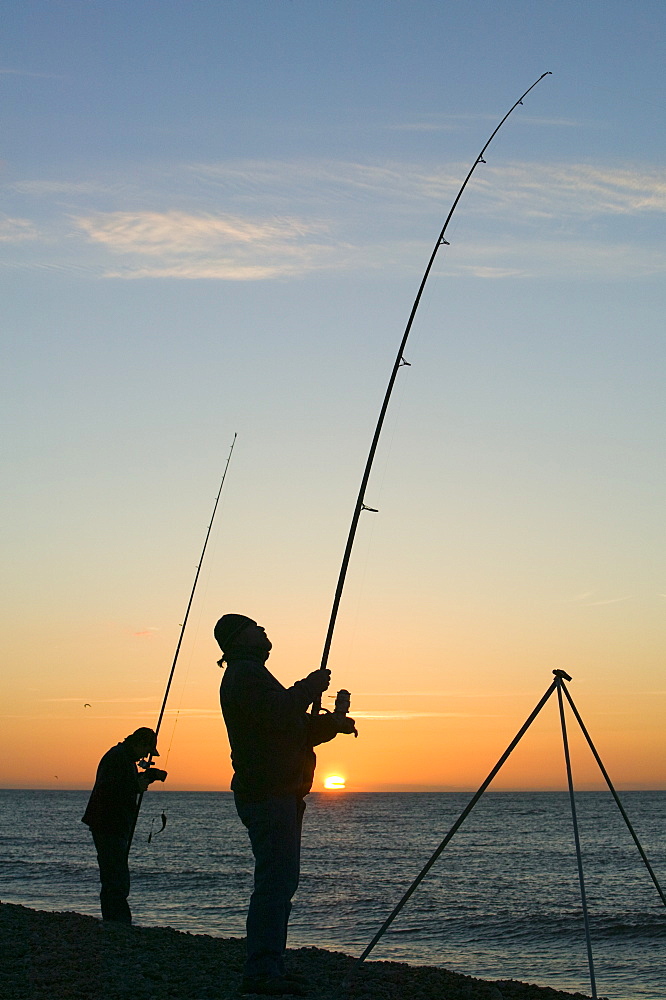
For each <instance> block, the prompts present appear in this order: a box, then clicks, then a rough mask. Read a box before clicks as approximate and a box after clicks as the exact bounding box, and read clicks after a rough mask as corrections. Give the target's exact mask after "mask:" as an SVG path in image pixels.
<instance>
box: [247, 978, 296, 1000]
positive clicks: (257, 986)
mask: <svg viewBox="0 0 666 1000" xmlns="http://www.w3.org/2000/svg"><path fill="white" fill-rule="evenodd" d="M238 992H239V993H240V994H241V996H247V995H248V994H256V995H258V996H263V997H306V996H308V991H307V989H306V988H305V985H304V984H303V982H302V981H301V982H298V983H297V982H295V980H294V979H293V978H291V977H290V976H245V978H244V979H243V981H242V982H241V984H240V986H239V988H238Z"/></svg>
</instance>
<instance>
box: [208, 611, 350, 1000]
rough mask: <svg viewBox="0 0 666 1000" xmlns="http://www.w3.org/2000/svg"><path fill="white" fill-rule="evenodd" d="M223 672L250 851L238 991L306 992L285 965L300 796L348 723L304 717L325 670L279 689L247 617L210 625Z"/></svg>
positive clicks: (264, 640)
mask: <svg viewBox="0 0 666 1000" xmlns="http://www.w3.org/2000/svg"><path fill="white" fill-rule="evenodd" d="M215 638H216V639H217V642H218V644H219V646H220V648H221V650H222V652H223V654H224V655H223V657H222V659H221V660H220V661H219V664H220V666H222V665H223V664H224V663H225V662H226V663H227V668H226V671H225V673H224V677H223V678H222V684H221V686H220V703H221V706H222V714H223V715H224V721H225V724H226V727H227V732H228V734H229V743H230V745H231V761H232V764H233V768H234V776H233V779H232V782H231V788H232V790H233V793H234V800H235V803H236V810H237V812H238V815H239V817H240V819H241V821H242V823H243V824H244V825H245V826H246V827H247V830H248V834H249V837H250V843H251V845H252V852H253V854H254V860H255V867H254V891H253V893H252V896H251V898H250V906H249V910H248V915H247V959H246V963H245V975H244V978H243V981H242V983H241V986H240V993H255V994H256V993H258V994H262V995H267V996H289V995H292V996H306V995H307V990H306V989H305V984H303V983H302V982H300V981H299V980H298V979H297V977H294V976H290V975H289V974H288V973H287V972H286V970H285V966H284V954H285V950H286V944H287V924H288V921H289V914H290V912H291V899H292V896H293V895H294V893H295V892H296V888H297V886H298V877H299V871H300V846H301V826H302V822H303V813H304V811H305V802H304V797H305V796H306V795H307V793H308V792H309V791H310V788H311V787H312V781H313V778H314V771H315V764H316V758H315V754H314V751H313V749H312V748H313V747H314V746H316V745H317V744H319V743H327V742H328V741H329V740H332V739H333V738H334V737H335V736H337V734H338V733H348V734H349V733H353V732H355V729H354V720H353V719H349V718H347V716H342V715H338V714H333V713H325V714H323V715H315V716H312V715H309V714H308V713H307V709H308V707H309V705H311V704H312V702H313V701H314V700H315V699H316V698H317V697H318V696H319V695H320V694H321V693H322V692H323V691H325V690H326V688H327V687H328V686H329V683H330V678H331V672H330V670H314V671H313V672H312V673H311V674H308V676H307V677H305V678H304V679H303V680H300V681H296V683H295V684H294V685H292V687H290V688H285V687H283V686H282V684H280V682H279V681H278V680H277V678H275V677H274V676H273V675H272V674H271V673H270V672H269V671H268V670H267V668H266V666H265V663H266V660H267V659H268V656H269V654H270V651H271V649H272V645H271V642H270V640H269V638H268V636H267V635H266V632H265V631H264V629H263V628H262V627H261V626H260V625H257V623H256V622H255V621H254V620H253V619H252V618H247V617H246V616H245V615H223V616H222V618H220V620H219V621H218V623H217V624H216V626H215Z"/></svg>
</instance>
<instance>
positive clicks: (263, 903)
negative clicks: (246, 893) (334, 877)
mask: <svg viewBox="0 0 666 1000" xmlns="http://www.w3.org/2000/svg"><path fill="white" fill-rule="evenodd" d="M236 810H237V812H238V815H239V816H240V818H241V821H242V823H243V824H244V825H245V826H246V827H247V830H248V834H249V837H250V843H251V845H252V853H253V854H254V892H253V893H252V896H251V897H250V906H249V909H248V914H247V959H246V963H245V975H246V976H281V975H284V972H285V968H284V953H285V950H286V947H287V924H288V922H289V914H290V913H291V899H292V896H293V895H294V893H295V892H296V889H297V887H298V876H299V872H300V861H301V828H302V825H303V813H304V812H305V802H304V801H303V799H302V798H300V796H298V795H271V796H269V797H268V798H266V799H263V800H262V801H261V802H244V801H243V800H242V799H240V798H239V797H238V796H236Z"/></svg>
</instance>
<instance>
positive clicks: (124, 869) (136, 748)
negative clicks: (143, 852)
mask: <svg viewBox="0 0 666 1000" xmlns="http://www.w3.org/2000/svg"><path fill="white" fill-rule="evenodd" d="M149 754H151V755H152V756H153V757H159V753H158V752H157V736H156V735H155V732H154V731H153V730H152V729H148V728H147V727H146V726H142V727H141V728H140V729H137V730H135V732H133V733H131V734H130V735H129V736H127V737H126V738H125V739H124V740H123V741H122V743H117V744H116V746H115V747H111V749H110V750H107V752H106V753H105V754H104V756H103V757H102V759H101V760H100V762H99V767H98V768H97V777H96V778H95V785H94V787H93V790H92V792H91V793H90V799H89V800H88V805H87V806H86V811H85V813H84V814H83V817H82V820H81V821H82V822H83V823H86V824H87V826H89V827H90V832H91V833H92V836H93V841H94V844H95V847H96V849H97V861H98V864H99V879H100V882H101V885H102V891H101V892H100V896H99V898H100V903H101V905H102V920H115V921H118V922H119V923H122V924H131V923H132V912H131V910H130V908H129V904H128V902H127V897H128V896H129V891H130V874H129V865H128V860H127V855H128V851H129V841H130V837H131V835H132V830H133V828H134V821H135V817H136V807H137V796H138V794H139V792H145V791H146V789H147V788H148V785H149V784H150V783H151V782H153V781H164V780H165V778H166V776H167V774H166V771H160V770H158V769H157V768H156V767H151V768H148V769H147V770H145V771H144V772H143V773H142V774H139V771H138V769H137V766H136V763H135V762H136V761H137V760H141V759H142V758H143V757H147V756H148V755H149Z"/></svg>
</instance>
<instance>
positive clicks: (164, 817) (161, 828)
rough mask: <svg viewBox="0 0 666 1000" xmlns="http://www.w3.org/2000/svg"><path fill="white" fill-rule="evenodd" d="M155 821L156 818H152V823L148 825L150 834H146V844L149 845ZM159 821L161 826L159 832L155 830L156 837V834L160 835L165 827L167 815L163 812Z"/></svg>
mask: <svg viewBox="0 0 666 1000" xmlns="http://www.w3.org/2000/svg"><path fill="white" fill-rule="evenodd" d="M156 819H157V817H156V816H154V817H153V821H152V823H151V824H150V833H149V834H148V843H150V842H151V840H152V839H153V827H154V826H155V820H156ZM160 819H161V820H162V826H161V827H160V828H159V830H157V831H156V832H155V836H157V834H158V833H161V832H162V830H163V829H164V827H165V826H166V825H167V814H166V813H165V812H163V813H162V815H161V816H160Z"/></svg>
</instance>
